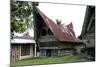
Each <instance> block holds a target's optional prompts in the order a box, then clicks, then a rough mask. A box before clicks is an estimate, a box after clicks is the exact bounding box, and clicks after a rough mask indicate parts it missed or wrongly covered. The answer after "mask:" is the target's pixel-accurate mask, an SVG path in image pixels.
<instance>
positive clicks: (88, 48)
mask: <svg viewBox="0 0 100 67" xmlns="http://www.w3.org/2000/svg"><path fill="white" fill-rule="evenodd" d="M79 38H80V39H82V40H85V49H84V50H85V54H87V56H88V57H90V58H91V59H93V60H95V6H87V8H86V14H85V19H84V24H83V28H82V32H81V35H80V36H79Z"/></svg>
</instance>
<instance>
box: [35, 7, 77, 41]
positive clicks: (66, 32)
mask: <svg viewBox="0 0 100 67" xmlns="http://www.w3.org/2000/svg"><path fill="white" fill-rule="evenodd" d="M36 9H37V11H38V13H39V14H40V16H41V17H42V19H43V20H44V22H45V23H46V25H47V26H48V27H49V28H50V30H51V31H52V33H53V34H54V36H55V38H56V39H57V40H59V41H63V42H79V41H78V40H77V39H76V36H75V33H74V30H73V25H72V23H70V24H69V25H66V27H63V26H59V25H57V24H55V23H54V22H53V21H52V20H51V19H49V18H48V17H47V16H46V15H44V14H43V13H42V12H41V11H40V10H39V9H38V8H37V7H36Z"/></svg>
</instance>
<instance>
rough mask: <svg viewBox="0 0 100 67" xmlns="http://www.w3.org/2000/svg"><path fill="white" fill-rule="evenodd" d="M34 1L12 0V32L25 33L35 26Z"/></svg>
mask: <svg viewBox="0 0 100 67" xmlns="http://www.w3.org/2000/svg"><path fill="white" fill-rule="evenodd" d="M32 10H33V6H32V2H27V1H11V32H16V33H23V32H25V31H26V30H27V29H31V28H33V14H32Z"/></svg>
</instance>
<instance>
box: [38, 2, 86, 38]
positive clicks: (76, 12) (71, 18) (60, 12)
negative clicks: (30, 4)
mask: <svg viewBox="0 0 100 67" xmlns="http://www.w3.org/2000/svg"><path fill="white" fill-rule="evenodd" d="M38 8H39V9H40V10H41V11H42V12H43V13H44V14H45V15H46V16H48V17H49V18H50V19H52V20H53V21H54V22H56V19H60V20H61V21H62V24H64V25H67V24H69V23H70V22H72V23H73V27H74V31H75V34H76V37H78V36H79V35H80V34H81V31H82V25H83V22H84V16H85V12H86V6H81V5H63V4H49V3H39V6H38Z"/></svg>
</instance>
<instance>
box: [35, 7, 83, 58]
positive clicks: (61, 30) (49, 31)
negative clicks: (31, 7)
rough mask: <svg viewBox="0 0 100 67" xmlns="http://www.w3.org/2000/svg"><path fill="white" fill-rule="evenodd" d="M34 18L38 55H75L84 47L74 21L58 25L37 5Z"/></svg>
mask: <svg viewBox="0 0 100 67" xmlns="http://www.w3.org/2000/svg"><path fill="white" fill-rule="evenodd" d="M34 20H35V22H34V34H35V40H36V44H37V56H39V57H50V56H63V55H73V54H75V53H77V52H80V49H81V48H83V46H82V45H81V44H82V42H81V41H79V40H78V39H77V38H76V36H75V33H74V30H73V24H72V23H70V24H69V25H66V26H65V27H63V26H61V25H58V24H56V23H55V22H53V21H52V20H51V19H50V18H48V17H47V16H46V15H45V14H44V13H43V12H41V11H40V10H39V9H38V8H37V7H36V12H35V16H34Z"/></svg>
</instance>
